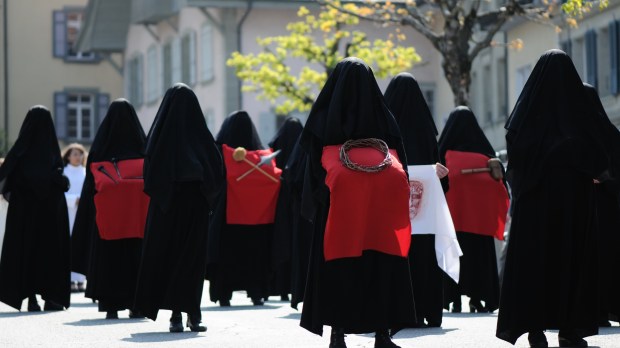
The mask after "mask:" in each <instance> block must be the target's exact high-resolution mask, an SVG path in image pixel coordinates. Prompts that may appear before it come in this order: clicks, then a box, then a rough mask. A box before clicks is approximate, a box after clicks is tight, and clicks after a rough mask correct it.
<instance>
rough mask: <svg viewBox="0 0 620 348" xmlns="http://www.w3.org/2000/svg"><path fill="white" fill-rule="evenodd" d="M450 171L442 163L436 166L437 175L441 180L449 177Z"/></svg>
mask: <svg viewBox="0 0 620 348" xmlns="http://www.w3.org/2000/svg"><path fill="white" fill-rule="evenodd" d="M449 172H450V171H449V170H448V168H446V166H444V165H443V164H441V163H436V164H435V173H437V177H438V178H439V179H443V178H445V177H446V175H448V173H449Z"/></svg>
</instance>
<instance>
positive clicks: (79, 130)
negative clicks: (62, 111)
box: [67, 92, 97, 141]
mask: <svg viewBox="0 0 620 348" xmlns="http://www.w3.org/2000/svg"><path fill="white" fill-rule="evenodd" d="M84 96H88V97H90V101H89V102H82V100H81V98H83V97H84ZM72 97H77V99H78V100H77V101H71V98H72ZM96 97H97V94H96V93H90V92H67V136H68V138H70V139H75V140H82V141H83V140H92V139H93V138H94V137H95V122H96V119H97V118H96V114H95V112H96V110H95V98H96ZM71 110H75V111H76V115H75V118H76V120H75V121H76V129H75V134H71V133H70V132H71V131H70V127H69V121H70V117H71V116H70V114H71ZM84 110H90V116H89V118H90V127H89V132H90V135H89V136H88V137H85V136H84V134H83V131H84V127H83V122H84V118H85V116H83V115H82V113H83V111H84Z"/></svg>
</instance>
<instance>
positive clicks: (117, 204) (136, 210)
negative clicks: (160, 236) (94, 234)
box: [90, 158, 150, 240]
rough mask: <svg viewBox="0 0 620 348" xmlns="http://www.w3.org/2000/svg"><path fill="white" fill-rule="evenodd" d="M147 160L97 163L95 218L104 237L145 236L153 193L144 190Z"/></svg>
mask: <svg viewBox="0 0 620 348" xmlns="http://www.w3.org/2000/svg"><path fill="white" fill-rule="evenodd" d="M143 164H144V159H141V158H140V159H130V160H123V161H119V162H117V163H116V166H115V165H114V163H112V162H93V163H91V165H90V171H91V172H92V173H93V177H94V180H95V191H96V193H95V197H94V201H95V209H96V211H97V212H96V215H95V221H96V223H97V228H98V230H99V236H100V237H101V239H104V240H116V239H125V238H143V237H144V226H145V224H146V213H147V211H148V207H149V200H150V199H149V196H147V195H146V194H145V193H144V179H143V177H142V167H143Z"/></svg>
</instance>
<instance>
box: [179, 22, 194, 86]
mask: <svg viewBox="0 0 620 348" xmlns="http://www.w3.org/2000/svg"><path fill="white" fill-rule="evenodd" d="M181 82H183V83H185V84H187V85H189V86H194V85H195V84H196V33H195V32H193V31H189V32H187V33H186V34H185V35H183V37H182V38H181Z"/></svg>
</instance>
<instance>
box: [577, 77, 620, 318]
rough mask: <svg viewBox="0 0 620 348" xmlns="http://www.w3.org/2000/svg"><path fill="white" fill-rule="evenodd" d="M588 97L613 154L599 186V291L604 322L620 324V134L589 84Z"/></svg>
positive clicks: (602, 139)
mask: <svg viewBox="0 0 620 348" xmlns="http://www.w3.org/2000/svg"><path fill="white" fill-rule="evenodd" d="M584 86H585V87H586V94H587V95H588V97H589V98H590V101H591V102H592V103H593V104H594V105H596V108H597V110H598V113H597V115H598V116H599V119H600V122H601V125H602V127H601V129H602V131H601V132H600V133H599V139H601V142H602V143H603V145H604V146H605V149H606V150H607V153H608V155H609V174H610V176H611V178H610V179H609V180H606V181H605V182H602V183H600V184H599V185H596V203H597V210H596V216H597V217H598V235H599V260H600V268H599V275H600V277H599V281H600V282H599V284H600V285H599V286H600V288H599V290H600V295H599V296H600V298H599V302H600V304H601V313H600V319H601V320H607V319H608V318H612V319H613V320H614V321H620V296H619V295H618V290H619V289H620V277H618V276H616V275H615V274H616V272H617V270H618V269H620V255H618V252H617V248H618V245H620V182H618V180H619V179H620V132H619V131H618V128H616V126H614V125H613V124H612V123H611V121H610V120H609V117H607V113H606V112H605V109H604V108H603V104H602V103H601V99H600V98H599V96H598V93H597V92H596V89H595V88H594V87H593V86H591V85H588V84H584Z"/></svg>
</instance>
